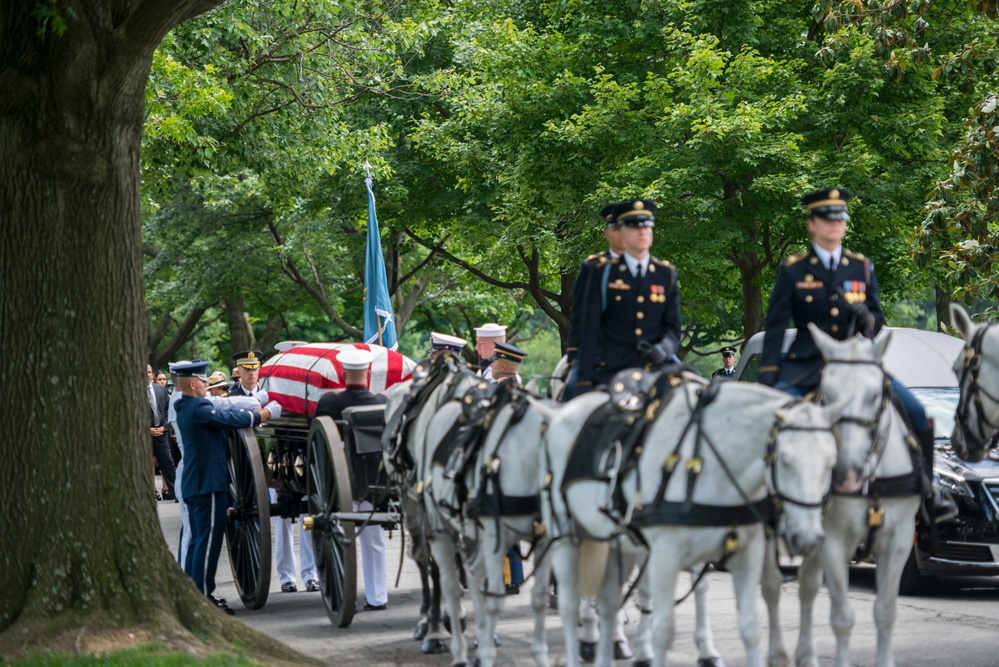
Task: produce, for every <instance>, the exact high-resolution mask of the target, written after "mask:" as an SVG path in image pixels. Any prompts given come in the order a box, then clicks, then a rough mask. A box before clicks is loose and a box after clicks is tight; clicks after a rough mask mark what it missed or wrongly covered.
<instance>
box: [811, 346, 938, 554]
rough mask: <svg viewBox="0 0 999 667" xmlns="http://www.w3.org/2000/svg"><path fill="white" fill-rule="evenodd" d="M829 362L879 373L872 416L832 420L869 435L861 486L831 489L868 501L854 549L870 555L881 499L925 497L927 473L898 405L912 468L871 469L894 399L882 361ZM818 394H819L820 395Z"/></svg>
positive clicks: (879, 520) (883, 441) (884, 442)
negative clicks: (881, 472)
mask: <svg viewBox="0 0 999 667" xmlns="http://www.w3.org/2000/svg"><path fill="white" fill-rule="evenodd" d="M833 364H855V365H872V366H877V367H878V368H879V369H880V370H881V373H882V375H883V380H882V382H883V385H882V394H881V396H882V397H881V403H880V404H879V405H878V410H877V412H876V413H875V414H874V415H873V416H872V417H869V418H866V419H865V418H862V417H855V416H853V415H842V416H840V418H839V419H838V420H837V422H836V423H837V424H839V423H842V422H847V423H853V424H857V425H859V426H862V427H865V428H866V429H867V430H868V433H869V434H870V437H871V448H870V450H868V452H867V456H866V457H865V459H864V467H863V476H864V483H863V486H862V487H861V489H860V490H859V491H854V492H851V493H846V492H841V491H834V492H833V493H834V494H835V495H838V496H853V497H864V498H867V499H868V501H869V502H868V506H867V528H868V532H867V538H866V539H865V540H864V542H863V547H862V548H861V549H860V550H858V553H857V558H858V559H860V560H863V559H865V558H868V557H869V556H870V555H871V552H872V550H873V549H874V540H875V538H876V537H877V534H878V531H879V530H880V529H881V527H882V526H883V525H884V520H885V510H884V507H882V506H881V499H882V498H901V497H905V496H912V495H918V496H920V497H921V498H923V499H924V500H925V496H926V493H925V492H926V490H927V489H926V486H927V483H928V480H929V475H928V474H926V471H925V470H924V469H923V468H924V466H925V463H924V461H923V455H922V453H921V452H920V450H919V443H917V442H916V439H915V438H914V437H913V435H912V427H911V425H910V424H909V423H908V418H907V415H906V412H905V410H904V409H898V410H897V412H898V414H899V416H900V417H902V420H903V422H904V424H905V428H906V435H905V442H906V444H907V445H908V452H909V458H910V460H911V464H912V470H911V471H910V472H908V473H905V474H904V475H896V476H894V477H877V476H876V474H875V473H876V471H877V468H878V465H880V463H881V457H882V456H883V455H884V450H885V446H886V445H887V442H888V438H887V433H885V429H886V428H887V422H885V423H882V422H883V417H884V415H885V413H886V412H887V411H888V406H889V405H891V404H892V402H893V400H894V392H893V391H892V387H891V377H890V376H889V375H888V372H887V371H886V370H885V369H884V365H883V364H881V362H878V361H868V360H864V359H833V360H830V361H827V362H826V365H827V366H830V365H833ZM818 398H821V395H820V396H819V397H818ZM834 426H835V424H834ZM930 523H931V526H932V525H933V522H932V521H931V522H930ZM934 532H935V530H934Z"/></svg>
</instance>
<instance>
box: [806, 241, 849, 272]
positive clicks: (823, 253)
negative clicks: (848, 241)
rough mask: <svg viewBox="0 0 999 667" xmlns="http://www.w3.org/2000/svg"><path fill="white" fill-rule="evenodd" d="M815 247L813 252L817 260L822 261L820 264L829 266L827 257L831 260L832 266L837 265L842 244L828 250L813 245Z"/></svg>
mask: <svg viewBox="0 0 999 667" xmlns="http://www.w3.org/2000/svg"><path fill="white" fill-rule="evenodd" d="M812 247H813V248H815V254H816V255H818V257H819V261H820V262H822V266H824V267H826V268H827V269H828V268H829V259H830V258H831V259H832V261H833V266H839V258H840V257H841V256H842V255H843V246H837V247H836V249H835V250H833V251H832V252H829V251H828V250H826V249H825V248H820V247H819V246H817V245H813V246H812Z"/></svg>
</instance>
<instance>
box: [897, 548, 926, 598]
mask: <svg viewBox="0 0 999 667" xmlns="http://www.w3.org/2000/svg"><path fill="white" fill-rule="evenodd" d="M934 581H935V578H934V577H931V576H928V575H925V574H923V573H922V572H920V571H919V562H918V561H917V560H916V550H915V549H912V550H911V551H910V552H909V558H908V559H907V560H906V561H905V567H903V568H902V579H901V580H900V581H899V583H898V593H899V595H925V594H926V593H928V592H929V591H930V589H931V588H933V583H934Z"/></svg>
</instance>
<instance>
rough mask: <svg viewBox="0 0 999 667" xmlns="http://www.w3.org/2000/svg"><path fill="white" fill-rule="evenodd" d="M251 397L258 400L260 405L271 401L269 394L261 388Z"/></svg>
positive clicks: (262, 405)
mask: <svg viewBox="0 0 999 667" xmlns="http://www.w3.org/2000/svg"><path fill="white" fill-rule="evenodd" d="M253 397H254V398H255V399H257V400H258V401H260V407H264V406H265V405H267V404H268V403H270V402H271V395H270V394H268V393H267V392H266V391H263V390H260V391H258V392H257V393H256V394H254V395H253Z"/></svg>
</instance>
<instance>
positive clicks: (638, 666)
mask: <svg viewBox="0 0 999 667" xmlns="http://www.w3.org/2000/svg"><path fill="white" fill-rule="evenodd" d="M631 667H652V661H651V660H636V661H635V662H633V663H631Z"/></svg>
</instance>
